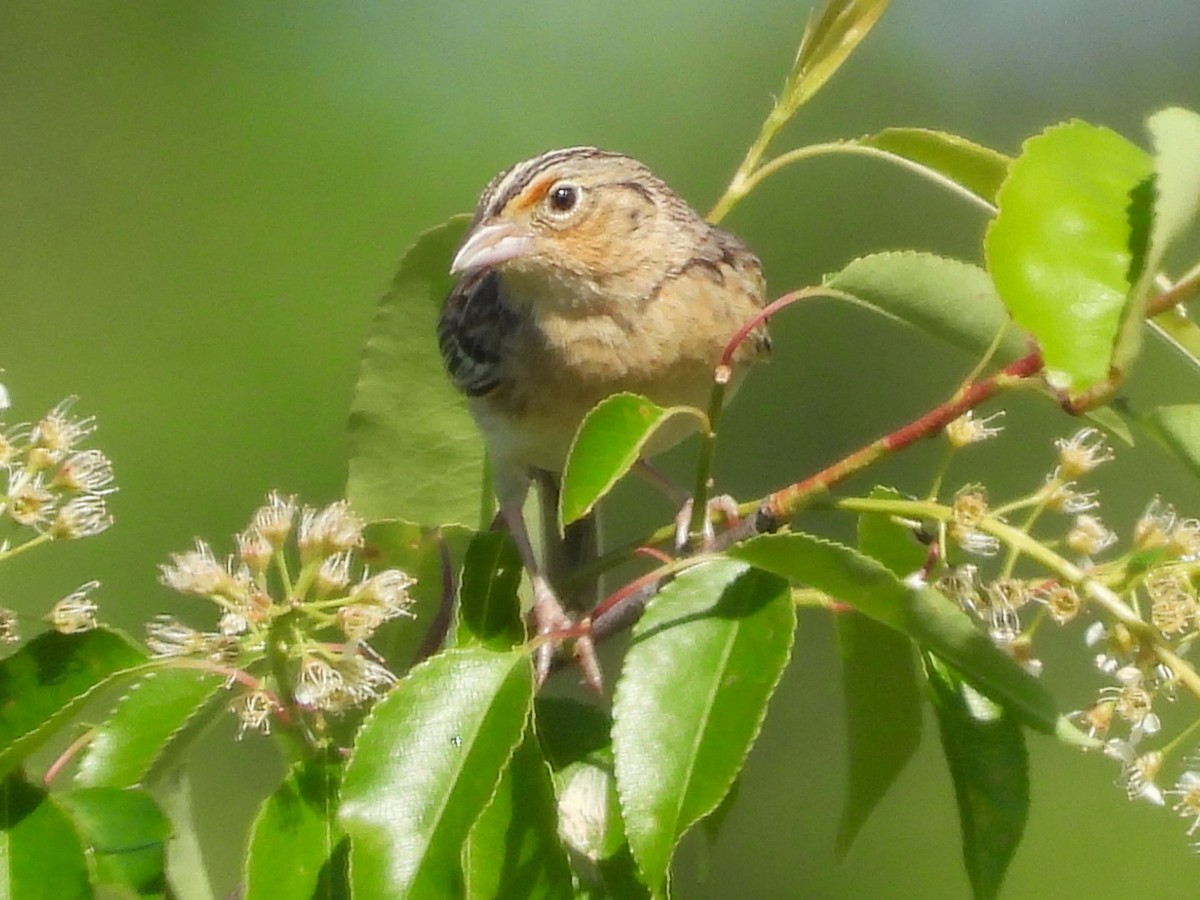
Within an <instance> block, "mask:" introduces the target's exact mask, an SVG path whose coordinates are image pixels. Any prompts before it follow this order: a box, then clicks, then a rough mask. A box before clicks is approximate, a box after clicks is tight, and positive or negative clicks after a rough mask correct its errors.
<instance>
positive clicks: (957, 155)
mask: <svg viewBox="0 0 1200 900" xmlns="http://www.w3.org/2000/svg"><path fill="white" fill-rule="evenodd" d="M852 143H855V144H861V145H862V146H865V147H874V148H876V149H878V150H884V151H886V152H887V153H889V154H892V155H894V156H896V157H898V158H899V159H901V160H904V161H908V162H912V163H916V164H917V165H918V166H920V167H921V168H923V169H926V170H928V171H931V172H933V173H935V174H936V175H937V176H939V178H941V179H944V180H945V181H948V182H949V183H951V184H953V185H956V186H958V187H960V188H962V189H963V190H965V191H967V192H968V193H970V194H972V195H974V196H975V197H978V198H979V199H980V200H981V201H983V203H984V204H987V205H989V206H995V204H996V192H997V191H998V190H999V189H1000V185H1001V183H1002V182H1003V181H1004V177H1005V176H1006V175H1007V174H1008V167H1009V165H1010V164H1011V163H1012V160H1011V159H1010V158H1009V157H1007V156H1005V155H1004V154H1003V153H1000V152H998V151H996V150H993V149H991V148H990V147H985V146H983V145H982V144H976V143H975V142H974V141H969V140H967V139H966V138H964V137H960V136H959V135H957V134H950V133H948V132H945V131H934V130H932V129H928V128H885V129H884V130H883V131H880V132H878V133H877V134H868V135H865V136H864V137H860V138H858V139H857V140H855V141H853V142H852Z"/></svg>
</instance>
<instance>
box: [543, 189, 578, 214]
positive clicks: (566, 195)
mask: <svg viewBox="0 0 1200 900" xmlns="http://www.w3.org/2000/svg"><path fill="white" fill-rule="evenodd" d="M579 194H580V190H579V188H578V187H576V186H575V185H573V184H567V183H566V182H562V183H559V184H556V185H555V186H554V187H552V188H550V190H549V192H548V193H547V194H546V202H547V203H548V204H549V206H550V209H551V210H552V211H553V212H556V213H558V214H560V215H562V214H564V213H569V212H570V211H571V210H573V209H574V208H575V207H576V206H578V205H579Z"/></svg>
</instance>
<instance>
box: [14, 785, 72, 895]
mask: <svg viewBox="0 0 1200 900" xmlns="http://www.w3.org/2000/svg"><path fill="white" fill-rule="evenodd" d="M91 896H92V889H91V887H90V885H89V880H88V866H87V860H86V858H85V857H84V848H83V845H82V843H81V842H80V838H79V833H78V832H77V831H76V830H75V826H74V825H73V824H72V822H71V820H70V819H69V818H68V817H67V815H66V813H64V812H63V811H62V810H61V809H59V807H58V806H57V805H55V804H54V802H53V801H52V800H51V799H50V797H49V795H48V794H46V792H45V791H43V790H41V789H39V788H36V787H34V786H33V785H31V784H29V783H27V782H26V781H24V780H22V779H21V778H19V777H18V776H16V775H9V776H8V777H7V778H5V779H4V780H3V781H0V898H3V900H64V898H76V897H79V898H84V897H91Z"/></svg>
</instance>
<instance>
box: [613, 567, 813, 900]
mask: <svg viewBox="0 0 1200 900" xmlns="http://www.w3.org/2000/svg"><path fill="white" fill-rule="evenodd" d="M795 622H796V617H795V610H794V609H793V606H792V600H791V593H790V591H789V589H788V586H787V583H786V582H785V581H783V579H781V578H778V577H776V576H773V575H770V574H768V573H766V572H762V571H758V570H755V569H752V568H750V567H748V566H746V565H743V564H740V563H736V562H733V561H730V560H718V561H714V562H708V563H702V564H700V565H698V566H696V567H694V568H692V569H688V570H687V571H686V572H684V573H682V574H681V575H679V576H678V577H677V578H675V579H674V580H673V581H671V582H669V583H668V584H667V585H666V586H665V587H664V588H663V589H662V590H661V591H660V592H659V594H658V596H656V597H655V598H654V599H653V600H652V601H651V602H650V604H649V606H648V607H647V609H646V612H645V614H644V615H643V616H642V618H641V620H640V621H639V622H638V623H637V625H636V626H635V627H634V631H633V643H632V645H631V646H630V648H629V652H628V654H627V656H626V658H625V665H624V667H623V669H622V671H621V677H620V680H619V681H618V682H617V686H616V692H615V695H614V697H613V756H614V762H615V771H616V777H617V793H618V795H619V796H620V799H621V812H622V816H623V818H624V821H625V833H626V836H627V837H628V839H629V846H630V848H631V849H632V850H633V855H634V858H635V859H636V860H637V862H638V867H639V869H640V870H641V872H642V875H643V877H644V879H645V882H646V884H648V885H649V886H650V888H651V890H652V891H656V892H657V891H660V890H662V889H663V886H664V884H665V880H666V876H667V867H668V865H669V864H670V860H671V855H672V853H673V851H674V848H675V845H676V843H678V841H679V838H680V837H681V836H682V835H683V834H684V832H686V831H687V830H688V829H689V828H690V827H691V826H692V825H694V824H695V823H696V822H697V821H698V820H699V819H701V818H703V817H704V816H706V815H708V814H709V813H711V812H712V811H713V810H714V809H715V808H716V807H717V804H719V803H720V802H721V799H722V798H723V797H724V796H725V794H726V793H727V792H728V791H729V789H730V787H731V785H732V784H733V781H734V779H735V778H736V777H737V774H738V772H739V771H741V768H742V765H743V763H744V762H745V758H746V754H747V753H748V752H749V750H750V747H751V745H752V744H753V743H754V739H755V738H756V737H757V736H758V730H759V728H760V726H761V724H762V720H763V716H764V715H765V714H766V707H767V701H768V700H769V699H770V697H771V694H772V693H773V691H774V690H775V685H776V683H777V682H778V680H779V677H780V675H781V674H782V672H783V669H784V666H785V665H786V664H787V661H788V657H789V654H790V652H791V645H792V638H793V634H794V631H795Z"/></svg>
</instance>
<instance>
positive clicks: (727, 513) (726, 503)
mask: <svg viewBox="0 0 1200 900" xmlns="http://www.w3.org/2000/svg"><path fill="white" fill-rule="evenodd" d="M693 505H694V504H693V502H692V499H691V498H688V500H686V501H685V502H684V504H683V506H681V507H680V509H679V512H678V513H677V514H676V515H675V550H676V552H682V551H683V550H685V549H687V546H688V543H689V542H690V539H691V524H692V509H693ZM705 510H706V512H707V515H705V517H704V531H703V532H702V533H701V538H700V546H701V549H704V550H708V549H710V548H711V547H712V545H713V543H714V542H715V541H716V539H717V535H716V531H715V530H714V529H713V524H712V520H713V513H714V512H717V513H720V514H721V516H722V517H723V518H724V520H725V522H726V524H728V525H736V524H737V523H738V522H739V521H740V520H741V516H740V515H739V514H738V506H737V501H736V500H734V499H733V498H732V497H731V496H729V495H728V494H719V495H717V496H716V497H710V498H709V500H708V503H707V504H705Z"/></svg>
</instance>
